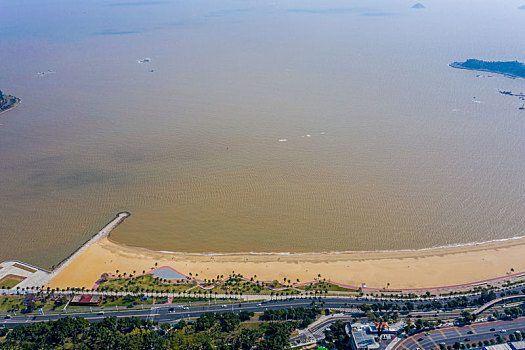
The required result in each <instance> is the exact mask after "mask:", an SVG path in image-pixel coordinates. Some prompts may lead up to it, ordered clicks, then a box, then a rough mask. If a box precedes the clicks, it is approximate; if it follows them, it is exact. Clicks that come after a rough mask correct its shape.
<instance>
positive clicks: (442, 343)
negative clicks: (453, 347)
mask: <svg viewBox="0 0 525 350" xmlns="http://www.w3.org/2000/svg"><path fill="white" fill-rule="evenodd" d="M439 345H447V344H446V343H444V342H441V343H439Z"/></svg>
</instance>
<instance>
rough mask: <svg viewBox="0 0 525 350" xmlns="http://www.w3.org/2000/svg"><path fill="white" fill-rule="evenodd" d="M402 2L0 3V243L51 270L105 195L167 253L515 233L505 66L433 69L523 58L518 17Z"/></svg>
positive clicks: (520, 224)
mask: <svg viewBox="0 0 525 350" xmlns="http://www.w3.org/2000/svg"><path fill="white" fill-rule="evenodd" d="M411 5H412V4H411V3H408V2H405V1H388V2H387V1H373V2H367V3H366V4H363V3H360V2H357V1H328V2H323V3H318V2H304V1H301V2H299V1H285V2H278V3H273V2H238V1H225V2H216V1H213V2H212V1H210V2H205V1H196V2H187V1H177V2H171V1H143V2H116V1H114V2H107V1H89V2H88V1H84V2H82V1H81V2H75V3H70V2H64V1H51V2H46V3H45V4H41V3H37V2H35V1H20V2H18V1H17V2H16V3H15V4H11V3H9V4H7V3H1V4H0V10H2V12H4V11H7V10H8V11H10V13H12V16H11V17H10V18H8V19H6V20H5V21H4V20H3V21H2V22H1V23H0V34H1V37H2V38H3V40H2V41H0V89H2V90H3V91H4V92H5V93H9V94H13V95H16V96H18V97H21V98H22V100H23V103H22V104H21V105H20V106H18V107H17V108H15V109H14V110H12V111H10V112H8V113H6V114H3V115H2V116H1V117H0V124H2V125H0V239H1V240H2V244H1V245H0V260H6V259H14V258H16V259H20V260H24V261H27V262H29V263H33V264H37V265H41V266H44V267H50V266H51V265H53V264H55V263H57V262H58V261H59V260H61V259H62V258H63V257H65V256H67V255H68V254H69V253H70V252H71V251H73V250H74V249H75V248H76V247H77V246H78V245H80V244H81V243H82V242H83V241H85V240H86V239H87V238H88V237H89V236H91V235H92V234H93V233H94V232H96V231H97V230H98V229H99V228H101V227H102V226H103V224H105V223H106V222H107V221H108V220H109V219H110V218H112V217H113V216H114V215H115V213H116V212H118V211H121V210H129V211H131V212H132V213H133V215H132V217H131V218H130V219H128V220H127V221H126V222H125V223H124V224H122V225H121V226H119V227H118V228H117V230H115V232H114V233H113V235H112V237H113V239H114V240H116V241H118V242H122V243H125V244H129V245H134V246H141V247H145V248H149V249H155V250H168V251H175V252H188V253H210V252H215V253H224V252H320V251H346V250H359V251H363V250H365V251H368V250H396V249H420V248H428V247H434V246H443V245H450V244H461V243H469V242H480V241H488V240H493V239H502V238H510V237H515V236H523V235H525V219H524V217H525V215H524V213H525V186H524V184H525V176H524V175H523V174H525V137H524V134H525V118H524V117H525V114H524V113H523V112H522V111H519V110H517V107H518V103H517V101H515V100H514V99H512V98H509V97H507V96H503V95H501V94H499V93H498V89H501V90H511V91H516V92H522V91H525V83H524V81H523V80H513V79H507V78H504V77H496V76H494V77H488V76H487V74H482V76H480V77H476V73H475V72H467V71H458V70H454V69H452V68H449V67H448V64H449V63H450V62H453V61H458V60H464V59H467V58H480V59H485V60H515V59H517V60H519V61H525V57H523V56H522V55H523V52H525V50H524V49H525V43H523V42H522V41H520V40H517V37H516V35H517V33H520V32H522V31H523V23H524V22H523V20H524V16H525V13H523V11H521V12H520V11H519V10H517V7H518V6H519V5H520V4H519V3H512V2H509V3H505V4H502V3H500V2H496V1H493V2H492V1H487V2H483V3H480V4H476V5H475V6H473V5H472V4H471V3H470V2H467V1H459V2H456V1H455V2H452V1H445V2H440V3H425V6H426V9H424V10H414V9H410V6H411ZM520 55H521V56H520ZM145 57H150V58H151V62H149V63H143V64H140V63H138V62H137V60H140V59H143V58H145ZM48 70H51V71H53V72H56V73H53V74H44V75H43V76H38V75H37V73H38V72H47V71H48ZM151 70H153V72H151ZM474 97H475V98H474ZM284 140H286V141H284Z"/></svg>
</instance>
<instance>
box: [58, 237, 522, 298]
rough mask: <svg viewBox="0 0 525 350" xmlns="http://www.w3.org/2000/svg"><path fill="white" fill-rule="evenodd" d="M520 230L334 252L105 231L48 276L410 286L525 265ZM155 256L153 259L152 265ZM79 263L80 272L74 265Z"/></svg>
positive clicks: (467, 279)
mask: <svg viewBox="0 0 525 350" xmlns="http://www.w3.org/2000/svg"><path fill="white" fill-rule="evenodd" d="M523 252H525V238H523V237H519V238H513V239H505V240H495V241H491V242H487V243H471V244H467V245H455V246H450V247H442V248H426V249H420V250H402V251H376V252H336V253H298V254H289V253H276V254H271V253H264V254H259V253H254V254H199V255H197V254H191V253H189V254H186V253H171V252H159V251H152V250H148V249H145V248H139V247H130V246H126V245H123V244H120V243H118V242H115V241H113V240H111V237H110V236H109V237H105V238H103V239H101V240H100V241H98V242H96V243H94V244H92V245H91V246H89V247H87V248H86V249H85V251H84V252H82V253H81V254H79V256H78V257H77V258H76V259H75V260H74V261H72V262H71V263H70V265H69V266H68V267H66V268H64V270H63V271H62V272H61V273H60V274H58V275H57V276H56V278H54V279H53V280H52V281H51V282H50V284H49V286H50V287H51V288H67V287H86V288H91V287H92V286H93V285H94V284H95V282H96V281H97V280H98V278H99V277H100V275H101V274H102V273H104V272H108V273H109V272H113V273H114V272H115V271H116V270H117V269H118V270H119V271H120V272H121V273H124V272H126V273H127V274H130V273H133V271H137V272H141V271H143V270H144V271H150V270H151V269H152V268H153V267H154V266H157V265H158V266H170V267H173V268H175V269H177V270H178V271H181V272H182V273H184V274H187V275H188V274H189V273H190V272H191V273H192V274H193V275H195V274H198V276H199V278H201V279H204V278H208V279H211V278H215V277H216V276H217V275H225V276H226V275H228V274H230V273H232V271H235V273H241V274H243V275H244V276H246V277H249V276H253V275H257V279H259V280H282V279H283V278H285V277H286V278H287V279H291V280H292V281H296V280H297V279H299V280H300V282H307V281H312V280H314V279H315V278H317V276H318V274H321V278H326V279H327V280H331V281H335V282H338V283H342V284H346V285H351V286H357V287H360V286H362V285H363V284H366V285H367V287H369V288H384V287H385V286H386V285H387V284H388V285H389V289H391V290H392V289H418V288H429V289H430V288H436V287H443V286H454V285H461V284H466V283H476V282H479V281H484V280H490V279H494V278H500V277H501V278H500V279H501V280H503V279H504V278H503V277H507V276H510V275H521V273H520V272H522V271H524V272H525V260H524V259H522V256H523ZM155 264H157V265H155ZM79 271H81V273H79Z"/></svg>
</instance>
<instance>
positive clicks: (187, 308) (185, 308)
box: [182, 306, 190, 310]
mask: <svg viewBox="0 0 525 350" xmlns="http://www.w3.org/2000/svg"><path fill="white" fill-rule="evenodd" d="M182 309H183V310H189V309H190V308H189V307H187V306H184V307H183V308H182Z"/></svg>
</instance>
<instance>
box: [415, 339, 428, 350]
mask: <svg viewBox="0 0 525 350" xmlns="http://www.w3.org/2000/svg"><path fill="white" fill-rule="evenodd" d="M412 341H413V342H414V343H416V345H417V346H418V347H419V348H421V349H423V350H425V347H424V346H423V345H421V344H420V343H419V342H418V341H417V340H416V339H412Z"/></svg>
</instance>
